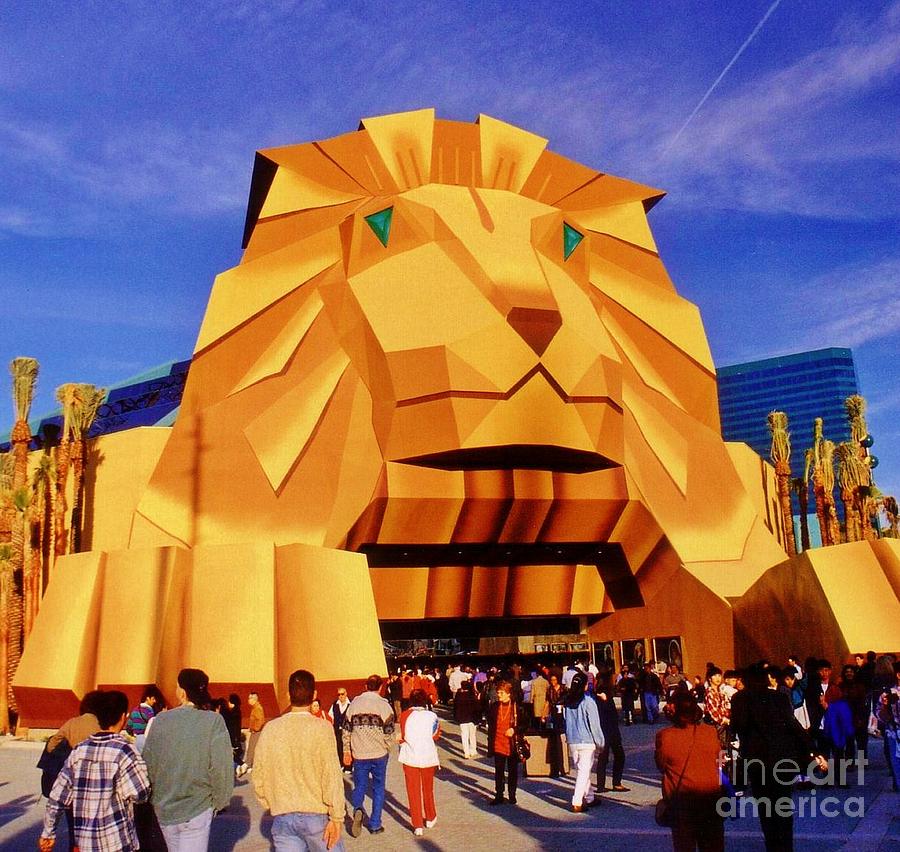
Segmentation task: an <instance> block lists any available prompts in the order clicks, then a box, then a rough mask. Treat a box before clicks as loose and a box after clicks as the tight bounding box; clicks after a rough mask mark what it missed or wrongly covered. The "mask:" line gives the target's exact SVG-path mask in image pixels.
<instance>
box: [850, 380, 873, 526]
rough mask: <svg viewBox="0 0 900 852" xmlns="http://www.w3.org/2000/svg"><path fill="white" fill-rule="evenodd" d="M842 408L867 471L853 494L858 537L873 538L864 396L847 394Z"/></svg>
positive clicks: (860, 471)
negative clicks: (858, 530) (857, 516)
mask: <svg viewBox="0 0 900 852" xmlns="http://www.w3.org/2000/svg"><path fill="white" fill-rule="evenodd" d="M844 410H845V411H846V412H847V421H848V422H849V424H850V437H851V438H852V439H853V440H852V442H851V444H852V445H853V448H854V450H855V451H856V455H857V457H858V458H859V460H860V462H861V463H862V464H863V465H864V466H865V468H866V470H867V471H868V476H867V477H865V481H863V482H861V483H860V484H859V485H857V486H856V493H855V495H854V505H855V506H856V509H857V511H858V512H859V529H860V538H865V539H874V538H875V537H876V536H875V530H874V529H872V516H871V514H870V511H871V509H872V507H871V505H870V499H869V498H870V496H871V495H870V493H869V492H870V489H871V486H872V472H871V468H869V462H868V458H869V454H868V452H866V447H865V444H864V443H863V442H864V441H865V440H866V438H868V437H869V429H868V427H867V426H866V416H865V415H866V400H865V397H862V396H860V395H859V394H854V395H853V396H848V397H847V398H846V399H845V400H844ZM857 473H858V474H859V475H860V477H862V473H863V472H862V469H859V470H858V471H857Z"/></svg>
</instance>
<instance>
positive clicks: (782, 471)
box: [766, 411, 797, 556]
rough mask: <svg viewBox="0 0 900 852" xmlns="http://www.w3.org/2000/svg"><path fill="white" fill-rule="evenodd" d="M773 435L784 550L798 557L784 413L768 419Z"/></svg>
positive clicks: (772, 413)
mask: <svg viewBox="0 0 900 852" xmlns="http://www.w3.org/2000/svg"><path fill="white" fill-rule="evenodd" d="M766 420H767V422H768V424H769V431H770V432H771V433H772V452H771V456H772V463H773V464H774V465H775V482H776V485H777V488H778V499H779V501H780V503H781V514H782V521H783V528H784V549H785V550H786V551H787V554H788V556H796V555H797V545H796V543H795V541H794V510H793V507H792V506H791V486H790V481H791V436H790V433H789V432H788V431H787V425H788V418H787V414H785V413H784V412H783V411H772V412H771V413H770V414H769V416H768V417H767V418H766Z"/></svg>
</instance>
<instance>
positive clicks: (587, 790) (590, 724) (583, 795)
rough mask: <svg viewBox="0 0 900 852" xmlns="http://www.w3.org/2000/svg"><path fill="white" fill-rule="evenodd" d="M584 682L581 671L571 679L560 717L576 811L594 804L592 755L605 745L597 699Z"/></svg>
mask: <svg viewBox="0 0 900 852" xmlns="http://www.w3.org/2000/svg"><path fill="white" fill-rule="evenodd" d="M587 682H588V679H587V675H586V674H585V673H584V672H578V673H577V674H576V675H575V677H573V678H572V683H571V685H570V686H569V692H568V694H567V695H566V700H565V706H564V709H563V716H564V717H565V720H566V740H567V741H568V743H569V758H570V760H571V763H572V766H573V767H575V772H576V777H575V792H574V793H573V794H572V810H573V811H574V812H575V813H577V814H580V813H581V812H582V811H583V810H585V809H586V808H589V807H590V806H591V805H592V804H593V803H594V785H593V784H591V770H592V769H593V766H594V758H595V757H596V756H597V749H601V748H603V746H605V745H606V740H605V738H604V736H603V729H602V728H601V727H600V713H599V712H598V710H597V702H596V701H594V700H593V698H590V697H589V696H587V695H585V688H586V687H587Z"/></svg>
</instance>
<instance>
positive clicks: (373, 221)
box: [365, 207, 581, 248]
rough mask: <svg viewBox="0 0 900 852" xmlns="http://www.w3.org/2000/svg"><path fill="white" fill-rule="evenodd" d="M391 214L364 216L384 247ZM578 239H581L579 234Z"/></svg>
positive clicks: (386, 212)
mask: <svg viewBox="0 0 900 852" xmlns="http://www.w3.org/2000/svg"><path fill="white" fill-rule="evenodd" d="M393 215H394V208H393V207H386V208H385V209H384V210H379V211H378V212H377V213H372V214H370V215H369V216H366V217H365V218H366V222H368V224H369V227H370V228H371V229H372V231H373V233H374V234H375V236H376V237H378V239H379V240H380V241H381V244H382V245H383V246H384V247H385V248H387V244H388V236H389V235H390V233H391V217H392V216H393ZM579 239H581V236H580V235H579Z"/></svg>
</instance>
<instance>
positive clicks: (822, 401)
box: [716, 349, 859, 475]
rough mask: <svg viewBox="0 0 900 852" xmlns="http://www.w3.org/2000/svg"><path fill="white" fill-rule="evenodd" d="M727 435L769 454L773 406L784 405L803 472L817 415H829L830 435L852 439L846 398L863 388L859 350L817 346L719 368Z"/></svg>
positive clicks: (825, 425)
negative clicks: (857, 358)
mask: <svg viewBox="0 0 900 852" xmlns="http://www.w3.org/2000/svg"><path fill="white" fill-rule="evenodd" d="M716 375H717V377H718V384H719V414H720V416H721V420H722V437H723V438H724V439H725V440H726V441H744V442H746V443H747V444H749V445H750V446H751V447H753V449H754V450H756V452H758V453H759V454H760V455H761V456H763V457H764V458H768V457H769V447H770V446H771V443H772V438H771V435H770V433H769V429H768V427H767V425H766V416H767V415H768V414H769V412H770V411H784V412H785V413H786V414H787V416H788V430H789V431H790V433H791V446H792V454H791V464H792V467H793V468H794V471H795V475H799V474H800V473H801V472H802V468H800V467H798V465H802V463H803V462H802V459H803V452H804V450H805V449H806V448H807V447H809V446H810V445H811V444H812V434H813V420H814V419H815V418H816V417H821V418H822V419H823V421H824V423H823V429H824V433H825V437H826V438H828V439H829V440H831V441H834V442H835V443H836V444H837V443H840V442H841V441H849V440H850V427H849V424H848V423H847V415H846V414H845V412H844V400H845V399H846V398H847V397H848V396H851V395H853V394H855V393H859V383H858V381H857V378H856V367H855V365H854V363H853V353H852V352H851V351H850V350H849V349H817V350H816V351H815V352H798V353H797V354H796V355H784V356H782V357H780V358H765V359H764V360H762V361H750V362H748V363H746V364H733V365H732V366H730V367H719V368H718V369H717V370H716Z"/></svg>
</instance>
